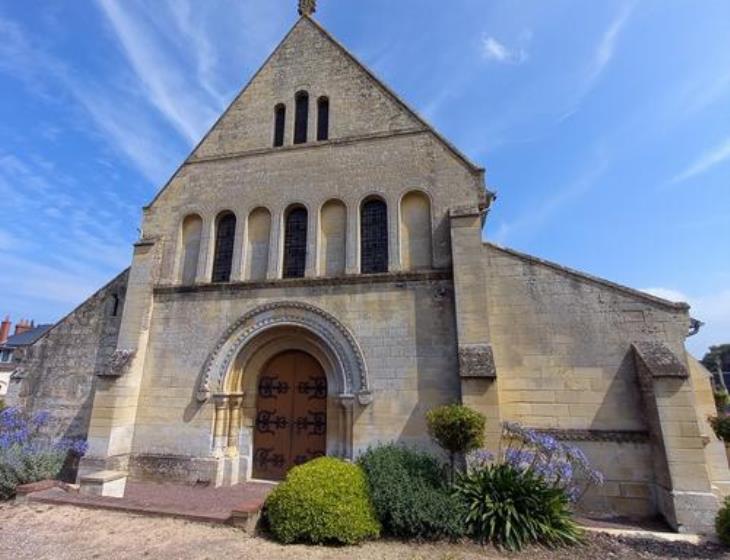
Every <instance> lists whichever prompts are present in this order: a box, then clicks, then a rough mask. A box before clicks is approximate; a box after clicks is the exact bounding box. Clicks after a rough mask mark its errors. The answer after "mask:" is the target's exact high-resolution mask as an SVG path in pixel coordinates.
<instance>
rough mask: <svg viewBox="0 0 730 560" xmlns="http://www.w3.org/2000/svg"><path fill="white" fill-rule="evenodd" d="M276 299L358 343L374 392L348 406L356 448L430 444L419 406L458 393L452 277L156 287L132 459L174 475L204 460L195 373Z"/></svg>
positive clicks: (207, 419) (206, 451) (207, 420)
mask: <svg viewBox="0 0 730 560" xmlns="http://www.w3.org/2000/svg"><path fill="white" fill-rule="evenodd" d="M278 301H293V302H296V301H302V302H306V303H307V304H310V305H314V306H317V307H319V308H321V309H323V310H324V311H326V312H328V313H330V314H332V315H334V316H335V317H337V319H338V320H339V321H341V322H342V323H343V324H344V325H345V326H346V327H347V328H348V329H350V331H351V332H352V334H353V336H354V338H355V339H356V340H357V343H358V344H359V345H360V347H361V349H362V352H363V354H364V359H365V362H366V364H367V369H368V372H369V378H370V383H371V388H372V390H373V397H372V402H371V403H370V404H368V405H364V406H363V405H359V404H356V405H355V410H354V434H353V440H354V441H353V447H354V450H355V454H357V452H358V450H360V449H363V448H364V447H366V446H367V445H369V444H371V443H374V442H376V441H379V440H380V441H390V440H397V441H401V442H408V443H415V444H419V445H423V446H430V445H431V444H430V442H429V440H428V436H427V433H426V428H425V424H424V416H425V413H426V411H427V410H429V409H430V408H432V407H434V406H437V405H440V404H443V403H447V402H455V401H457V400H458V399H459V382H458V376H457V374H456V371H457V364H456V340H455V332H454V315H453V287H452V283H451V279H450V274H448V273H446V272H443V273H430V274H426V273H420V274H415V275H411V276H409V277H408V278H407V279H406V278H405V277H404V276H403V275H400V276H399V275H383V276H380V277H377V278H376V277H371V278H350V279H338V280H337V281H327V280H306V279H303V280H291V281H277V282H262V283H257V284H230V285H218V286H210V285H209V286H202V287H197V288H188V289H184V288H164V287H162V288H158V289H157V290H156V291H155V296H154V310H153V314H152V320H151V324H150V332H149V345H148V349H147V356H146V361H145V368H144V376H143V380H142V387H141V391H140V400H139V408H138V411H137V416H136V425H135V434H134V443H133V454H134V455H136V456H137V458H136V459H135V460H134V462H135V464H138V465H139V464H144V463H145V462H146V464H148V465H154V464H158V465H159V464H165V465H166V466H164V467H163V468H166V469H169V470H171V471H174V469H175V468H177V467H176V466H175V465H172V463H176V465H178V466H179V465H180V464H181V462H184V460H185V459H186V458H190V457H209V456H210V454H211V449H212V435H213V419H214V403H213V402H212V400H209V401H208V402H206V403H204V404H200V403H199V402H197V401H196V399H195V392H196V390H197V383H198V381H199V379H200V376H201V370H202V368H203V366H204V365H205V363H206V360H207V358H208V357H209V355H210V353H211V352H212V351H213V349H214V348H215V345H216V343H217V342H218V340H219V339H220V337H221V336H222V335H223V333H225V332H226V330H227V329H228V328H229V327H230V325H232V324H233V323H234V322H235V321H236V320H237V319H239V318H240V317H241V316H243V315H244V314H245V313H246V312H248V311H250V310H251V309H253V308H255V307H257V306H259V305H261V304H264V303H268V302H278ZM244 399H245V402H244V405H243V408H244V411H246V410H251V409H253V407H255V394H247V395H245V397H244ZM252 422H253V418H252V417H251V416H250V415H249V416H248V418H244V428H248V429H250V428H251V426H252ZM145 457H146V458H147V459H145ZM155 458H157V463H155ZM155 468H157V467H154V466H150V467H149V468H148V469H147V470H148V471H150V472H151V471H152V470H154V469H155ZM137 474H139V470H138V471H137Z"/></svg>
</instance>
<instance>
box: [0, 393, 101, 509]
mask: <svg viewBox="0 0 730 560" xmlns="http://www.w3.org/2000/svg"><path fill="white" fill-rule="evenodd" d="M49 421H50V414H49V413H48V412H45V411H41V412H37V413H36V414H32V415H29V414H26V413H24V412H23V411H22V410H21V409H20V408H18V407H10V408H6V409H4V410H2V411H0V499H7V498H10V497H12V496H13V495H14V494H15V488H16V487H17V486H18V485H20V484H28V483H31V482H37V481H39V480H43V479H47V478H55V477H56V476H58V474H59V473H60V472H61V469H62V468H63V465H64V463H65V461H66V460H67V458H68V457H69V455H75V456H77V457H80V456H82V455H83V454H84V453H86V449H87V446H86V442H85V441H84V440H82V439H70V438H64V439H61V440H58V441H53V440H52V439H51V438H49V437H47V436H46V435H45V434H44V433H43V428H44V427H45V426H46V425H47V424H48V422H49Z"/></svg>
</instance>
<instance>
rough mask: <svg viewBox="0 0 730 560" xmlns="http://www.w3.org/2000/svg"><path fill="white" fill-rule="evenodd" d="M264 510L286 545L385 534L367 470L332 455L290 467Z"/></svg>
mask: <svg viewBox="0 0 730 560" xmlns="http://www.w3.org/2000/svg"><path fill="white" fill-rule="evenodd" d="M265 513H266V518H267V520H268V523H269V527H270V529H271V532H272V534H273V536H274V537H275V538H276V540H278V541H280V542H282V543H285V544H289V543H293V542H303V543H312V544H356V543H358V542H360V541H363V540H366V539H371V538H376V537H378V535H379V534H380V524H379V523H378V519H377V517H376V516H375V510H374V509H373V504H372V501H371V500H370V495H369V494H368V484H367V481H366V480H365V475H364V473H363V471H362V469H361V468H360V467H359V466H358V465H353V464H351V463H347V462H345V461H342V460H341V459H335V458H333V457H321V458H319V459H314V460H313V461H310V462H308V463H305V464H303V465H300V466H298V467H294V468H293V469H292V470H291V471H289V474H288V475H287V477H286V480H285V481H284V482H282V483H281V484H279V485H278V486H277V487H276V489H274V491H273V492H272V493H271V494H270V495H269V497H268V499H267V500H266V504H265Z"/></svg>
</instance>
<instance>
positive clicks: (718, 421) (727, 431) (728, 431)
mask: <svg viewBox="0 0 730 560" xmlns="http://www.w3.org/2000/svg"><path fill="white" fill-rule="evenodd" d="M707 420H708V421H709V422H710V426H712V429H713V430H714V432H715V435H716V436H717V437H718V439H721V440H722V441H724V442H726V443H727V442H730V415H727V414H719V415H717V416H709V417H708V418H707Z"/></svg>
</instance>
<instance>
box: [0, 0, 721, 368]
mask: <svg viewBox="0 0 730 560" xmlns="http://www.w3.org/2000/svg"><path fill="white" fill-rule="evenodd" d="M316 17H317V19H318V20H319V21H320V22H321V23H322V24H323V25H324V26H325V27H326V28H327V29H328V30H329V31H330V32H331V33H332V34H333V35H334V36H335V37H337V38H338V39H339V40H340V41H341V42H342V43H343V44H344V45H345V46H347V47H348V48H349V49H350V51H351V52H352V53H353V54H354V55H355V56H356V57H357V58H358V59H360V60H361V61H362V62H364V63H365V64H366V65H367V66H368V67H369V68H371V69H372V70H373V71H374V72H375V73H376V74H377V75H378V76H379V77H381V78H382V79H383V80H384V81H385V82H386V83H387V84H388V85H389V86H391V87H392V88H393V89H394V90H395V91H396V92H398V94H399V95H401V97H402V98H403V99H404V100H406V102H407V103H409V104H410V105H411V107H413V108H414V109H415V110H416V111H417V112H418V113H419V114H421V115H422V116H423V117H424V118H425V119H426V120H428V121H429V122H430V123H432V124H433V125H434V126H435V127H436V129H438V130H439V131H440V132H441V133H443V134H444V135H445V136H446V137H447V138H448V139H449V140H450V141H452V142H453V143H454V144H455V145H456V146H458V147H459V148H460V149H461V150H462V151H463V152H464V153H466V154H467V155H468V156H469V157H470V158H471V159H472V160H473V161H475V162H476V163H477V164H479V165H482V166H484V167H485V168H486V170H487V183H488V185H489V188H490V189H491V190H495V191H496V192H497V193H498V199H497V201H496V202H495V204H494V205H493V208H492V209H491V211H490V213H489V216H488V219H487V225H486V228H485V231H484V237H485V239H488V240H490V241H493V242H495V243H498V244H500V245H505V246H508V247H512V248H515V249H517V250H520V251H524V252H527V253H530V254H534V255H536V256H539V257H541V258H545V259H548V260H552V261H556V262H558V263H560V264H563V265H566V266H569V267H572V268H576V269H579V270H583V271H586V272H588V273H591V274H594V275H597V276H601V277H604V278H607V279H610V280H612V281H614V282H618V283H621V284H625V285H628V286H631V287H634V288H637V289H641V290H645V291H649V292H651V293H653V294H655V295H659V296H662V297H666V298H669V299H672V300H681V301H687V302H689V303H690V305H691V306H692V311H691V313H692V315H693V316H694V317H696V318H698V319H700V320H702V321H703V322H705V323H706V324H705V326H704V327H703V328H702V330H701V331H700V333H699V334H697V335H695V336H694V337H692V338H690V339H688V340H687V345H688V348H689V349H690V350H691V351H692V352H693V353H694V354H695V355H697V356H701V355H702V353H703V352H704V350H705V349H706V348H707V346H709V345H710V344H718V343H723V342H730V249H729V246H730V2H727V1H726V0H703V1H702V2H697V1H696V0H635V1H631V0H600V1H599V0H596V1H591V2H586V1H584V0H550V1H549V2H546V1H544V0H450V1H449V2H444V1H443V0H398V1H397V2H395V1H393V0H368V1H367V2H363V1H362V0H319V2H318V11H317V14H316ZM296 18H297V14H296V0H209V1H205V2H200V1H195V0H155V1H154V2H149V1H147V0H78V1H75V2H55V3H52V2H17V1H15V0H0V201H1V204H2V210H3V212H2V219H1V220H0V272H1V273H0V314H2V315H3V316H4V315H5V314H9V315H10V316H11V318H12V319H13V320H14V321H16V320H18V319H20V318H26V319H34V320H35V321H36V322H53V321H56V320H58V319H59V318H61V317H63V316H64V315H65V314H67V313H68V312H70V311H71V310H72V309H73V308H74V307H75V306H76V305H78V304H80V303H81V302H82V301H83V300H84V299H85V298H86V297H88V296H89V295H90V294H92V293H93V292H94V291H95V290H97V289H98V288H99V287H101V286H102V285H103V284H105V283H106V282H107V281H108V280H110V279H111V278H113V277H114V276H115V275H116V274H117V273H118V272H120V271H121V270H122V269H124V268H125V267H126V266H128V264H129V262H130V260H131V249H132V243H133V242H134V241H135V239H137V236H138V229H137V228H138V226H139V223H140V217H141V207H142V206H143V205H144V204H146V203H148V202H149V201H150V200H151V199H152V197H153V196H154V194H155V192H156V191H157V190H158V189H159V188H160V187H161V186H162V185H163V184H164V183H165V182H166V180H167V179H168V178H169V177H170V175H171V174H172V173H173V172H174V171H175V169H176V167H177V166H178V165H179V164H180V162H181V161H182V160H183V159H184V158H185V157H186V156H187V155H188V153H189V152H190V150H191V149H192V147H193V146H194V145H195V144H196V143H197V142H198V140H199V139H200V138H201V137H202V135H203V134H204V133H205V132H206V130H207V129H208V128H209V127H210V126H211V125H212V123H213V121H214V120H215V119H216V118H217V116H218V115H219V114H220V113H221V112H222V111H223V110H224V109H225V107H226V106H227V105H228V103H229V102H230V101H231V100H232V99H233V97H234V96H235V95H236V93H237V92H238V91H239V89H240V88H241V87H242V86H243V85H244V84H245V83H246V82H247V81H248V79H249V78H250V77H251V75H252V74H253V73H254V72H255V71H256V70H257V69H258V67H259V66H260V65H261V64H262V63H263V61H264V59H265V58H266V56H267V55H268V54H269V53H270V52H271V51H272V50H273V49H274V48H275V47H276V45H277V43H278V42H279V41H280V40H281V38H282V37H283V36H284V34H285V33H286V32H287V31H288V29H289V28H290V27H291V26H292V25H293V24H294V22H295V21H296Z"/></svg>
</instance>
